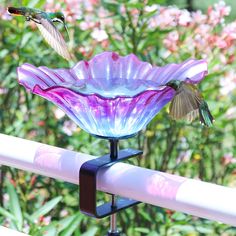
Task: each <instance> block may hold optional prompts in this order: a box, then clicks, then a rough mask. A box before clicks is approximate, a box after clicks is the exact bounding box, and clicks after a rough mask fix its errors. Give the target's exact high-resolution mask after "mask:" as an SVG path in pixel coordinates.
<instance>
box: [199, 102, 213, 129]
mask: <svg viewBox="0 0 236 236" xmlns="http://www.w3.org/2000/svg"><path fill="white" fill-rule="evenodd" d="M199 118H200V122H201V123H202V124H204V125H206V126H208V127H211V126H212V124H213V121H214V118H213V116H212V114H211V112H210V110H209V108H208V105H207V103H206V102H205V101H203V102H202V103H201V105H200V106H199Z"/></svg>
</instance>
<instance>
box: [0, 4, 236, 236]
mask: <svg viewBox="0 0 236 236" xmlns="http://www.w3.org/2000/svg"><path fill="white" fill-rule="evenodd" d="M45 2H46V1H45V0H41V1H35V0H32V1H30V0H23V1H22V4H23V5H24V6H28V7H37V8H43V6H44V5H45ZM59 2H64V1H59ZM164 2H165V1H163V0H162V1H151V0H150V1H143V2H142V1H121V0H119V1H106V0H102V1H101V6H102V7H103V9H105V10H106V11H108V12H109V16H107V18H106V19H107V20H108V19H111V20H112V22H113V24H112V25H109V24H108V25H106V27H105V28H104V30H106V33H107V35H108V39H107V41H106V40H104V41H102V42H100V41H97V40H96V39H94V38H93V37H92V36H91V35H92V32H93V27H88V28H86V29H82V28H81V25H80V23H81V22H85V23H88V21H90V20H91V19H90V18H89V20H88V19H87V18H86V16H87V15H86V14H89V12H87V11H86V9H83V8H81V9H82V10H83V14H81V16H80V17H79V18H78V19H77V20H76V21H74V22H73V23H68V28H69V33H70V37H71V41H70V43H69V46H70V48H71V49H73V53H74V54H75V56H76V58H77V59H78V60H80V59H89V58H91V57H92V56H93V55H95V54H97V53H99V52H102V51H104V50H111V51H116V52H118V53H119V54H121V55H126V54H128V53H135V54H136V55H137V56H138V57H139V58H140V59H142V60H145V61H149V62H150V63H152V64H158V65H165V64H166V63H170V62H177V63H178V62H180V61H183V60H185V59H187V58H189V57H192V56H193V54H192V53H193V52H192V51H191V50H190V46H192V45H189V44H188V43H186V40H187V39H189V38H191V37H192V38H193V36H194V35H193V32H192V30H191V29H188V28H187V27H180V26H177V27H176V28H174V29H173V28H161V27H150V24H149V20H150V19H151V18H152V17H153V16H154V15H155V14H157V11H156V10H155V9H154V10H152V11H149V12H146V11H144V8H145V6H147V5H148V6H151V5H152V4H156V3H164ZM181 2H183V1H181ZM1 3H2V4H1V6H5V5H8V2H7V1H1ZM181 4H182V3H181ZM11 5H13V6H14V5H15V6H19V2H18V1H16V0H13V1H11ZM121 5H122V6H124V9H125V10H124V11H123V10H122V9H121ZM61 6H62V8H63V9H62V10H65V9H66V6H65V4H64V3H62V4H61ZM101 6H99V7H101ZM99 11H100V9H99V8H98V10H97V11H96V10H94V12H93V13H92V14H93V15H92V20H91V21H94V22H96V23H97V22H100V20H101V19H100V16H99V15H98V13H99ZM0 14H1V13H0ZM90 14H91V13H90ZM0 17H1V15H0ZM90 17H91V16H90ZM175 30H177V31H179V32H181V37H180V39H179V42H178V43H179V48H178V52H177V53H174V52H173V53H170V55H169V56H167V57H166V56H164V55H165V53H166V47H165V45H164V43H163V42H164V39H166V36H167V35H168V33H170V32H173V31H175ZM213 30H214V34H216V33H217V30H218V31H220V30H222V27H219V29H218V28H217V27H216V28H214V29H213ZM64 36H65V38H66V34H65V35H64ZM207 53H208V55H207V57H208V58H209V61H208V63H209V74H208V75H207V76H206V78H205V79H204V81H203V82H202V83H201V85H200V89H201V91H202V92H203V95H204V97H205V98H206V100H207V102H208V104H209V107H210V108H211V110H212V113H213V116H214V117H215V123H214V127H213V128H210V129H208V128H205V127H202V126H201V125H200V124H198V121H195V122H193V123H192V124H187V123H186V122H184V121H178V122H175V121H171V120H170V119H169V116H168V112H167V111H168V107H166V108H164V109H163V110H162V111H161V112H160V113H159V114H158V115H157V116H156V117H155V118H154V119H153V121H152V122H151V123H150V124H149V125H148V127H147V128H146V130H144V131H143V132H142V133H140V134H139V135H138V136H137V137H135V138H133V139H130V140H123V141H121V146H122V147H124V148H127V147H133V148H137V149H142V150H143V151H144V154H143V156H142V157H141V158H139V159H137V160H132V161H133V163H134V164H136V165H140V166H143V167H146V168H151V169H155V170H161V171H166V172H169V173H173V174H179V175H182V176H186V177H191V178H199V179H202V180H205V181H210V182H214V183H218V184H223V185H228V186H235V185H236V176H235V166H236V164H235V163H227V162H226V161H227V160H226V159H225V157H226V155H228V153H230V154H231V155H232V156H236V136H235V134H236V119H235V117H233V118H232V117H230V116H229V115H226V114H227V112H228V111H229V109H230V108H234V107H235V106H236V93H235V91H233V92H231V93H228V94H227V95H222V94H221V93H220V88H221V85H220V81H221V80H222V78H224V76H225V73H226V72H227V71H230V70H232V71H233V72H234V73H235V68H236V67H235V62H233V63H231V64H230V63H228V64H226V65H223V66H222V62H221V57H222V56H225V57H226V59H229V57H230V55H229V53H232V55H233V56H235V51H233V52H231V51H230V52H228V51H225V52H224V53H223V52H222V51H220V49H219V48H212V50H211V51H210V52H209V51H208V52H207ZM201 56H202V54H201V53H200V51H198V49H194V57H196V58H201ZM0 61H1V73H0V132H1V133H5V134H9V135H13V136H18V137H23V138H26V139H31V140H35V141H39V142H43V143H48V144H51V145H55V146H60V147H64V148H69V149H73V150H76V151H80V152H84V153H89V154H92V155H102V154H104V152H106V151H108V147H107V142H106V141H104V140H99V139H96V138H94V137H91V136H90V135H89V134H87V133H85V132H84V131H82V130H80V129H79V128H77V129H75V130H73V132H71V134H69V133H68V132H66V131H65V126H66V122H67V121H68V120H69V118H67V117H65V116H63V117H62V118H57V115H56V112H57V109H56V107H55V106H54V105H53V104H51V103H50V102H47V101H45V100H44V99H42V98H40V97H37V96H34V95H32V94H30V93H28V92H27V91H25V89H24V88H22V87H21V86H19V85H18V82H17V74H16V68H17V66H19V65H21V64H22V63H25V62H27V63H31V64H34V65H36V66H40V65H44V66H48V67H55V68H60V67H68V66H70V65H69V64H68V62H66V61H65V60H64V59H62V58H60V57H59V56H58V55H57V54H56V53H55V52H54V51H53V49H51V48H50V47H49V46H48V45H47V44H46V43H45V41H44V40H43V38H42V36H41V35H40V33H39V31H38V29H37V28H34V27H32V26H31V25H30V24H29V23H28V22H25V20H24V19H23V18H21V17H16V18H13V19H12V20H1V19H0ZM216 67H218V69H214V68H216ZM1 170H2V171H1V177H2V178H3V177H5V181H4V182H1V183H0V184H1V186H0V188H2V189H3V190H2V191H3V193H4V195H3V196H4V197H3V196H0V197H1V198H2V199H0V200H1V202H3V207H0V215H1V216H0V224H2V225H6V226H8V227H11V228H14V229H16V230H19V231H24V232H27V233H29V234H31V235H36V236H39V235H47V236H52V235H53V236H54V235H59V236H69V235H74V236H77V235H83V236H92V235H105V234H106V231H107V229H108V227H109V225H108V220H107V219H104V220H100V221H97V220H95V219H90V218H88V217H87V216H84V215H82V214H81V213H80V212H78V188H77V186H75V185H72V184H68V183H63V182H60V181H56V180H52V179H49V178H45V177H42V176H35V175H32V174H30V173H25V172H22V171H17V170H14V169H11V168H6V167H2V168H1ZM8 178H9V179H11V181H12V182H14V186H13V185H12V184H10V183H9V182H8V181H7V180H6V179H8ZM102 196H103V195H102ZM47 217H49V218H47ZM47 221H49V222H50V224H48V222H47ZM118 222H119V227H120V228H122V229H123V230H124V232H126V233H127V235H128V236H131V235H132V236H141V235H148V236H162V235H166V236H167V235H171V236H202V235H224V236H231V235H232V236H233V235H235V234H236V229H235V228H233V227H230V226H227V225H224V224H220V223H217V222H212V221H208V220H203V219H199V218H196V217H192V216H189V215H185V214H182V213H177V212H175V213H174V212H172V211H170V210H167V209H161V208H158V207H153V206H147V205H145V206H144V205H143V204H141V205H139V206H136V207H134V208H133V209H128V210H127V211H125V212H122V213H121V214H119V218H118Z"/></svg>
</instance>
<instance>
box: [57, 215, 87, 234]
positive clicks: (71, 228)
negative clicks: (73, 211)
mask: <svg viewBox="0 0 236 236" xmlns="http://www.w3.org/2000/svg"><path fill="white" fill-rule="evenodd" d="M82 218H83V215H82V214H81V213H78V214H77V215H75V217H74V219H73V220H72V221H71V222H70V223H69V225H68V226H67V227H66V228H65V229H64V230H63V231H62V232H61V233H60V236H70V235H72V234H73V233H74V231H75V230H78V226H79V224H80V222H81V220H82Z"/></svg>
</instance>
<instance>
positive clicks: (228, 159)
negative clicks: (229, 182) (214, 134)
mask: <svg viewBox="0 0 236 236" xmlns="http://www.w3.org/2000/svg"><path fill="white" fill-rule="evenodd" d="M235 163H236V158H235V157H233V155H232V154H231V153H230V154H229V153H228V154H225V155H224V156H222V157H221V164H222V165H223V166H228V165H230V164H235Z"/></svg>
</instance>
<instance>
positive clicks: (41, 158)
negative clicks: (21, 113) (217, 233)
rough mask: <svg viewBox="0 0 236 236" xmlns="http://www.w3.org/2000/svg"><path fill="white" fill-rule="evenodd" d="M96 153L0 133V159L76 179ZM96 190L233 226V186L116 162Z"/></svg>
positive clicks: (235, 192) (102, 174)
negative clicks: (80, 151)
mask: <svg viewBox="0 0 236 236" xmlns="http://www.w3.org/2000/svg"><path fill="white" fill-rule="evenodd" d="M92 158H95V157H94V156H89V155H85V154H82V153H78V152H73V151H69V150H65V149H62V148H58V147H53V146H49V145H46V144H42V143H37V142H33V141H28V140H24V139H20V138H16V137H12V136H7V135H4V134H0V164H2V165H7V166H12V167H15V168H18V169H22V170H26V171H30V172H34V173H37V174H41V175H44V176H49V177H52V178H56V179H61V180H64V181H67V182H70V183H74V184H79V170H80V167H81V165H82V164H83V163H84V162H86V161H88V160H89V159H92ZM97 181H98V183H97V184H98V189H99V190H101V191H104V192H109V193H112V194H116V195H120V196H123V197H127V198H132V199H135V200H138V201H142V202H144V203H148V204H152V205H155V206H161V207H165V208H169V209H172V210H177V211H181V212H184V213H188V214H191V215H194V216H198V217H202V218H207V219H210V220H216V221H220V222H223V223H226V224H230V225H233V226H236V204H235V199H236V189H234V188H229V187H224V186H219V185H216V184H211V183H206V182H203V181H199V180H194V179H188V178H185V177H180V176H176V175H171V174H167V173H163V172H159V171H154V170H149V169H145V168H140V167H138V166H133V165H129V164H124V163H117V164H115V165H113V166H111V167H109V168H108V169H103V170H100V171H99V173H98V179H97Z"/></svg>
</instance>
